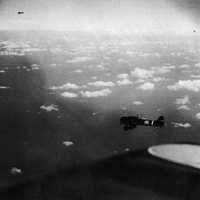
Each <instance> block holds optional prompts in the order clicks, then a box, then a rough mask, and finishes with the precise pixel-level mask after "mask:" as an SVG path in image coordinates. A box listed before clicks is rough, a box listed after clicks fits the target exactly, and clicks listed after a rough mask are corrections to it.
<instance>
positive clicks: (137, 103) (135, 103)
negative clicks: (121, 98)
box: [133, 101, 144, 106]
mask: <svg viewBox="0 0 200 200" xmlns="http://www.w3.org/2000/svg"><path fill="white" fill-rule="evenodd" d="M133 104H134V105H136V106H140V105H143V104H144V103H143V102H141V101H133Z"/></svg>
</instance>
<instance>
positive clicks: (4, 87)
mask: <svg viewBox="0 0 200 200" xmlns="http://www.w3.org/2000/svg"><path fill="white" fill-rule="evenodd" d="M9 88H10V87H7V86H1V85H0V89H9Z"/></svg>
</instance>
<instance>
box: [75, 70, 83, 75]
mask: <svg viewBox="0 0 200 200" xmlns="http://www.w3.org/2000/svg"><path fill="white" fill-rule="evenodd" d="M73 72H74V73H78V74H81V73H83V70H81V69H77V70H74V71H73Z"/></svg>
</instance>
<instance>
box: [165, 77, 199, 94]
mask: <svg viewBox="0 0 200 200" xmlns="http://www.w3.org/2000/svg"><path fill="white" fill-rule="evenodd" d="M167 88H168V89H169V90H174V91H177V90H180V89H186V90H190V91H194V92H199V90H200V80H179V81H178V82H176V83H175V84H174V85H169V86H167Z"/></svg>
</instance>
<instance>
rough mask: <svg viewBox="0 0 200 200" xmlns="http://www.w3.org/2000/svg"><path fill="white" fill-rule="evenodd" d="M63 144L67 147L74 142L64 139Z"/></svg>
mask: <svg viewBox="0 0 200 200" xmlns="http://www.w3.org/2000/svg"><path fill="white" fill-rule="evenodd" d="M63 144H64V145H65V146H66V147H69V146H72V145H74V143H73V142H72V141H64V142H63Z"/></svg>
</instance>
